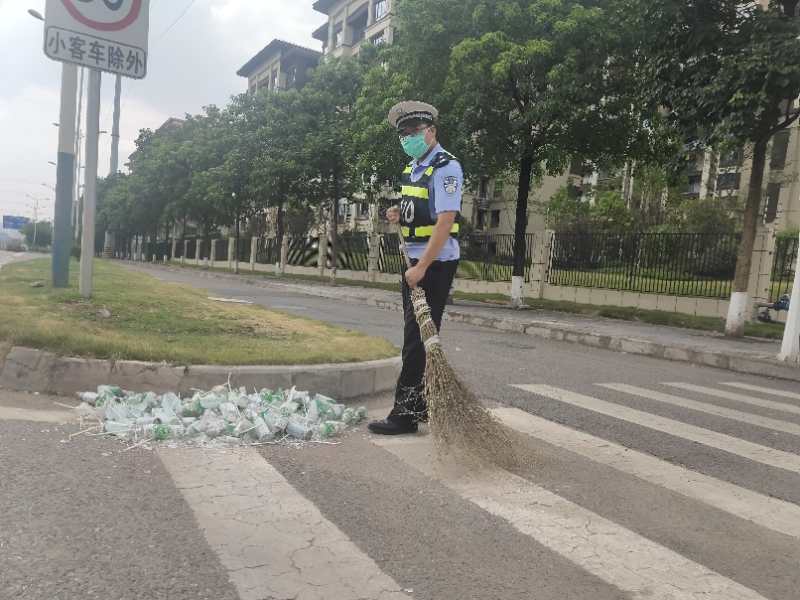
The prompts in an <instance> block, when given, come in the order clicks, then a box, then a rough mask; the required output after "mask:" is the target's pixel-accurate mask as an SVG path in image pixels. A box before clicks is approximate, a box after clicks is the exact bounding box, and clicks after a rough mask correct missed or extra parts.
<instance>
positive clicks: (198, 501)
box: [159, 448, 408, 600]
mask: <svg viewBox="0 0 800 600" xmlns="http://www.w3.org/2000/svg"><path fill="white" fill-rule="evenodd" d="M159 456H160V457H161V461H162V462H163V463H164V465H165V467H166V468H167V470H168V471H169V473H170V474H171V475H172V478H173V480H174V481H175V484H176V485H177V486H178V489H179V490H180V491H181V493H182V494H183V496H184V498H185V499H186V501H187V503H188V504H189V506H190V507H191V508H192V510H193V511H194V514H195V516H196V518H197V521H198V523H199V525H200V528H201V529H202V530H203V534H204V535H205V537H206V539H207V540H208V543H209V545H210V546H211V547H212V548H213V549H214V551H215V552H216V553H217V555H218V556H219V558H220V561H221V562H222V564H223V566H224V567H225V568H226V569H228V572H229V576H230V579H231V581H232V582H233V584H234V585H235V586H236V588H237V591H238V592H239V596H240V599H241V600H263V599H264V598H302V599H303V600H330V599H332V598H337V599H340V600H359V599H362V598H371V599H372V598H374V599H376V600H401V599H403V598H408V596H407V595H406V594H405V593H403V591H402V590H401V589H400V586H399V585H398V584H397V583H396V582H395V581H394V580H393V579H391V578H390V577H388V576H387V575H385V574H384V573H383V572H382V571H381V569H380V568H379V567H378V566H377V565H376V564H375V562H374V561H373V560H372V559H371V558H370V557H369V556H367V555H365V554H364V553H362V552H361V550H359V549H358V547H357V546H356V545H355V544H353V542H351V541H350V539H349V538H348V537H347V535H345V534H344V533H343V532H342V531H340V530H339V529H338V528H337V527H336V526H335V525H334V524H333V523H331V522H330V521H328V520H327V519H326V518H325V517H323V516H322V514H321V513H320V511H319V509H317V507H316V506H315V505H314V504H312V503H311V502H310V501H309V500H306V498H304V497H303V496H302V495H301V494H300V493H299V492H297V490H295V489H294V487H292V485H291V484H290V483H289V482H288V481H286V479H284V477H283V476H282V475H281V474H280V473H278V471H277V470H275V468H274V467H272V466H271V465H270V464H269V463H268V462H267V461H265V460H264V459H263V458H262V457H261V456H260V455H259V454H258V453H257V452H255V450H252V449H246V450H228V451H225V450H222V451H221V450H204V449H198V448H190V449H182V450H170V449H164V450H161V451H160V452H159Z"/></svg>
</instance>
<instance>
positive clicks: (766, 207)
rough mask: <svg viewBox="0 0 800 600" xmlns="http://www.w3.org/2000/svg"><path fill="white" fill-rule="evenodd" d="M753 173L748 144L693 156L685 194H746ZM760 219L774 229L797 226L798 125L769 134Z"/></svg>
mask: <svg viewBox="0 0 800 600" xmlns="http://www.w3.org/2000/svg"><path fill="white" fill-rule="evenodd" d="M751 174H752V157H751V156H750V151H749V149H747V148H735V149H733V150H728V151H726V152H724V153H716V152H712V151H707V152H704V153H699V154H698V155H696V156H695V160H694V161H693V162H692V163H691V164H690V166H689V169H688V171H687V175H686V185H685V188H684V195H686V196H687V197H696V198H709V197H731V198H734V197H735V198H741V199H742V200H743V199H744V198H745V197H746V195H747V191H748V188H749V186H750V177H751ZM761 212H762V218H763V222H764V223H767V224H773V225H774V226H775V227H776V229H777V230H779V231H781V230H784V229H798V228H800V127H798V124H797V123H795V124H793V125H792V126H791V127H790V128H788V129H785V130H783V131H779V132H778V133H777V134H775V136H774V137H773V138H772V141H771V142H770V146H769V149H768V155H767V163H766V166H765V173H764V197H763V200H762V210H761Z"/></svg>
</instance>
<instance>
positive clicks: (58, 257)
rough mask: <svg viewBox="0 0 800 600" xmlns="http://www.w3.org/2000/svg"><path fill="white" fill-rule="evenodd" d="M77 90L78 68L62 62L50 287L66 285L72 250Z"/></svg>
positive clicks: (63, 286) (67, 283)
mask: <svg viewBox="0 0 800 600" xmlns="http://www.w3.org/2000/svg"><path fill="white" fill-rule="evenodd" d="M77 93H78V68H77V67H76V66H75V65H73V64H69V63H62V65H61V114H60V116H59V127H58V159H57V166H56V171H57V173H56V206H55V214H54V215H53V261H52V277H53V287H57V288H65V287H67V286H68V285H69V258H70V251H71V250H72V222H71V221H72V190H73V187H72V186H73V183H74V182H73V177H74V173H75V113H76V111H75V96H76V95H77Z"/></svg>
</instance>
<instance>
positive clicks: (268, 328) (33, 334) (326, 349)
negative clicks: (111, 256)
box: [0, 259, 397, 365]
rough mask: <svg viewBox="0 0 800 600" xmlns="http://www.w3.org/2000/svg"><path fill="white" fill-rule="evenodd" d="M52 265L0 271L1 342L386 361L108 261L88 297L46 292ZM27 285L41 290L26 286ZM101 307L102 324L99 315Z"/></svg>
mask: <svg viewBox="0 0 800 600" xmlns="http://www.w3.org/2000/svg"><path fill="white" fill-rule="evenodd" d="M49 273H50V261H49V260H48V259H39V260H34V261H30V262H22V263H16V264H12V265H8V266H6V267H4V268H3V270H2V271H0V311H2V314H3V318H2V320H0V346H2V345H3V343H6V344H13V345H18V346H28V347H33V348H40V349H45V350H50V351H53V352H56V353H58V354H62V355H69V356H82V357H93V358H113V359H117V360H123V359H127V360H143V361H152V362H161V361H166V362H169V363H173V364H216V365H296V364H319V363H345V362H356V361H365V360H374V359H380V358H388V357H392V356H396V355H397V350H396V349H395V348H394V347H393V346H392V345H391V344H390V343H389V342H388V341H386V340H384V339H379V338H372V337H369V336H365V335H363V334H360V333H357V332H352V331H348V330H345V329H342V328H338V327H334V326H331V325H328V324H325V323H321V322H318V321H313V320H310V319H303V318H299V317H295V316H290V315H287V314H284V313H280V312H275V311H268V310H266V309H264V308H262V307H259V306H243V305H229V304H223V303H220V302H215V301H212V300H208V298H207V296H208V294H207V293H204V292H203V291H201V290H195V289H193V288H190V287H187V286H179V285H173V284H168V283H163V282H160V281H158V280H156V279H155V278H153V277H150V276H149V275H145V274H141V273H136V272H132V271H130V270H127V269H124V268H122V267H119V266H117V265H114V264H113V263H112V262H109V261H95V293H94V297H93V299H92V300H91V301H87V300H84V299H83V298H82V297H81V296H80V295H79V294H78V291H77V278H78V265H77V263H76V262H73V265H72V268H71V269H70V279H71V281H70V284H71V287H70V288H68V289H64V290H60V289H59V290H57V289H53V288H52V287H51V286H50V284H49ZM35 281H43V282H45V287H41V288H32V287H31V283H33V282H35ZM104 308H105V309H107V310H108V311H110V312H111V317H110V318H107V319H106V318H102V316H100V314H99V313H100V311H101V310H102V309H104Z"/></svg>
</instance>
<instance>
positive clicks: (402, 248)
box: [395, 223, 413, 269]
mask: <svg viewBox="0 0 800 600" xmlns="http://www.w3.org/2000/svg"><path fill="white" fill-rule="evenodd" d="M395 230H396V232H397V237H398V238H400V252H401V253H402V254H403V258H404V259H405V261H406V268H408V269H410V268H411V267H412V266H413V265H412V264H411V257H409V256H408V247H407V246H406V241H405V240H404V239H403V228H402V227H401V226H400V223H398V224H397V225H396V226H395Z"/></svg>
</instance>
